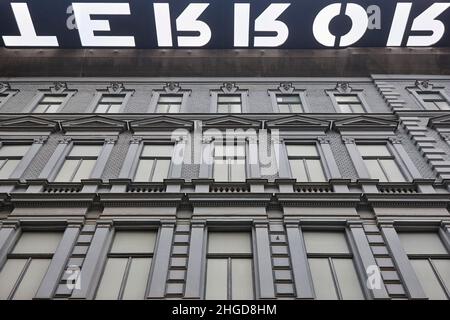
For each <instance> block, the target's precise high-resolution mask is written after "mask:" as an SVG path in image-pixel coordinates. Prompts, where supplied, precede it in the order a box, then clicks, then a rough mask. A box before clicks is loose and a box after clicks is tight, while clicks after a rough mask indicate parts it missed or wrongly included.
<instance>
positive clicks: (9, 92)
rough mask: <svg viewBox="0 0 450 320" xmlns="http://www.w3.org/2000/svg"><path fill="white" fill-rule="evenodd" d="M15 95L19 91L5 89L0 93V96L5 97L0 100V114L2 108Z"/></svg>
mask: <svg viewBox="0 0 450 320" xmlns="http://www.w3.org/2000/svg"><path fill="white" fill-rule="evenodd" d="M17 93H19V90H12V89H7V88H6V90H4V91H0V95H5V97H4V98H3V99H1V98H0V112H2V108H3V106H4V105H5V104H6V103H7V102H8V101H9V99H11V98H12V97H14V96H15V95H16V94H17Z"/></svg>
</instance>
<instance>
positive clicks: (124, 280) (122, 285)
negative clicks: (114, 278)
mask: <svg viewBox="0 0 450 320" xmlns="http://www.w3.org/2000/svg"><path fill="white" fill-rule="evenodd" d="M132 260H133V258H132V257H128V260H127V265H126V266H125V271H124V273H123V277H122V282H121V283H120V289H119V295H118V300H122V299H123V293H124V291H125V287H126V285H127V281H128V275H129V273H130V268H131V262H132Z"/></svg>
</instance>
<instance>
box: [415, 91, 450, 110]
mask: <svg viewBox="0 0 450 320" xmlns="http://www.w3.org/2000/svg"><path fill="white" fill-rule="evenodd" d="M417 96H418V97H419V99H420V100H421V102H422V104H423V105H424V107H425V109H428V110H450V103H449V102H448V101H447V99H445V97H444V96H443V95H442V94H441V93H440V92H438V91H425V92H421V91H417Z"/></svg>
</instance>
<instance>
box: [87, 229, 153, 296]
mask: <svg viewBox="0 0 450 320" xmlns="http://www.w3.org/2000/svg"><path fill="white" fill-rule="evenodd" d="M155 241H156V232H153V231H116V233H115V235H114V240H113V243H112V246H111V249H110V250H109V254H108V258H107V260H106V265H105V269H104V271H103V276H102V279H101V281H100V284H99V287H98V290H97V295H96V299H99V300H126V299H132V300H137V299H144V298H145V291H146V289H147V282H148V278H149V274H150V266H151V264H152V258H153V250H154V247H155Z"/></svg>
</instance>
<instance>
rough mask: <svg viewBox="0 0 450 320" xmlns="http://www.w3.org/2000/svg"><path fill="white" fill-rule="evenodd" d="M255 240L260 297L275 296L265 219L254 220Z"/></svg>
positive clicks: (271, 297)
mask: <svg viewBox="0 0 450 320" xmlns="http://www.w3.org/2000/svg"><path fill="white" fill-rule="evenodd" d="M254 226H255V242H256V250H255V253H254V256H255V259H256V265H257V268H258V272H257V275H258V283H259V296H258V298H260V299H273V298H275V290H274V278H273V271H272V263H271V252H270V241H269V230H268V223H267V221H255V223H254Z"/></svg>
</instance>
